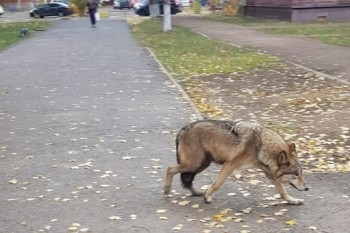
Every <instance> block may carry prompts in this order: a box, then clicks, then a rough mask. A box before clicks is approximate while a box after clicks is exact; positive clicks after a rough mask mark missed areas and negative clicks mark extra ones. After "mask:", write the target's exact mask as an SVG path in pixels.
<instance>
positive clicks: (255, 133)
mask: <svg viewBox="0 0 350 233" xmlns="http://www.w3.org/2000/svg"><path fill="white" fill-rule="evenodd" d="M176 158H177V163H178V165H177V166H174V167H168V169H167V173H166V177H165V186H164V194H165V195H168V194H169V193H170V189H171V183H172V179H173V176H174V175H175V174H177V173H180V174H181V182H182V186H183V187H184V188H185V189H189V190H190V191H191V193H192V194H193V195H194V196H202V195H203V196H204V201H205V202H206V203H210V202H211V201H212V194H213V193H214V192H215V191H216V190H217V189H219V188H220V187H221V186H222V185H223V183H224V181H225V180H226V178H227V177H228V176H229V175H230V174H231V173H232V172H233V171H235V170H241V169H247V168H254V167H255V168H260V169H261V170H262V171H263V172H264V173H265V175H266V177H267V178H268V179H269V180H270V181H271V182H272V183H273V184H274V185H275V187H276V190H277V192H278V193H279V194H280V195H281V197H282V198H284V199H285V200H286V201H287V202H288V203H289V204H292V205H300V204H303V201H304V200H303V199H297V198H294V197H292V196H290V195H289V194H288V193H287V191H286V190H285V188H284V186H283V183H289V184H291V185H292V186H293V187H294V188H296V189H297V190H299V191H307V190H308V189H309V188H308V187H307V185H306V183H305V181H304V178H303V174H302V167H301V165H300V163H299V161H298V157H297V153H296V148H295V144H294V143H291V144H288V143H287V142H286V141H284V140H283V139H282V137H281V136H280V135H279V134H278V133H277V132H276V131H274V130H272V129H270V128H268V127H266V126H264V125H261V124H259V123H253V122H244V121H239V122H232V121H219V120H200V121H196V122H193V123H191V124H189V125H187V126H185V127H183V128H182V129H181V130H180V131H179V132H178V134H177V137H176ZM211 162H215V163H217V164H221V165H222V168H221V170H220V172H219V174H218V176H217V179H216V181H215V182H214V183H213V184H212V185H211V186H210V188H209V189H208V190H206V192H205V193H201V192H198V191H196V190H195V189H194V188H193V180H194V178H195V176H196V175H197V174H198V173H200V172H202V171H203V170H204V169H206V168H207V167H209V165H210V164H211Z"/></svg>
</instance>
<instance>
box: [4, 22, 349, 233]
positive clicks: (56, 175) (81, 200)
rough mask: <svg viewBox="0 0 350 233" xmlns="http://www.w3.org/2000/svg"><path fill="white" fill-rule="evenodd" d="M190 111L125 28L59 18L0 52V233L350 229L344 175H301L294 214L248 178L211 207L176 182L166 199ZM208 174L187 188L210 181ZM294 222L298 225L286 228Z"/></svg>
mask: <svg viewBox="0 0 350 233" xmlns="http://www.w3.org/2000/svg"><path fill="white" fill-rule="evenodd" d="M194 114H195V111H194V110H193V109H192V108H191V105H190V103H189V102H188V100H187V99H186V98H183V96H182V95H181V93H180V92H179V90H178V89H177V88H176V86H175V85H174V84H173V83H172V82H171V81H170V79H169V78H168V77H167V76H166V75H165V74H164V73H163V72H162V71H161V70H160V68H159V66H158V64H157V63H156V62H155V61H154V59H153V58H152V56H150V54H149V53H148V52H147V50H145V49H144V48H142V47H140V46H139V45H138V44H137V43H136V42H135V40H134V39H133V38H132V36H131V34H130V30H129V28H128V26H127V23H126V22H125V21H124V20H103V21H102V22H100V23H99V25H98V27H97V28H91V27H90V26H89V23H88V20H87V19H74V20H62V21H60V22H58V23H57V24H56V25H55V26H53V27H52V28H51V29H49V30H48V31H45V32H41V33H38V34H36V35H34V36H33V37H31V38H29V39H27V40H24V41H22V42H21V43H20V44H17V45H15V46H13V47H11V48H9V49H8V50H6V51H3V52H2V53H1V54H0V129H1V134H0V174H1V175H0V184H1V192H0V232H4V233H5V232H6V233H9V232H11V233H12V232H16V233H21V232H23V233H28V232H57V233H62V232H68V231H69V232H97V233H100V232H103V233H115V232H154V233H159V232H174V231H178V232H240V231H244V230H249V231H251V232H269V233H272V232H282V231H286V230H289V231H290V232H307V231H309V227H317V229H318V231H319V232H346V231H347V230H348V229H349V227H350V226H349V222H348V219H347V218H346V217H344V216H349V214H350V213H349V209H350V208H348V206H349V200H348V197H346V194H348V193H349V189H348V179H347V178H348V174H347V173H343V174H336V175H329V174H313V175H307V177H306V179H307V180H308V182H309V184H310V186H311V188H312V189H311V190H310V191H309V192H308V193H301V192H296V191H293V190H291V193H293V195H294V196H296V197H300V198H304V199H305V205H304V206H296V207H295V206H286V205H283V204H278V203H279V201H278V200H276V199H275V198H274V194H275V191H274V189H273V188H272V187H271V186H269V185H270V183H269V182H268V181H267V180H266V179H265V178H262V177H260V176H259V175H258V177H254V175H253V174H251V176H250V177H249V178H247V179H244V180H243V181H244V182H242V181H240V180H239V181H236V180H234V179H233V178H232V179H230V180H228V182H227V185H225V186H224V187H223V188H222V189H220V191H218V192H217V194H216V195H215V197H214V198H215V199H214V201H213V203H212V204H210V205H208V204H204V203H203V200H202V198H198V197H189V196H187V195H186V194H188V192H186V191H184V190H182V188H181V187H180V182H179V180H178V177H176V178H175V179H174V186H173V188H174V190H176V191H174V192H173V197H172V198H164V197H163V195H162V186H163V177H164V174H165V170H166V167H167V166H169V165H172V164H174V163H175V161H176V160H175V154H174V138H175V134H176V132H177V131H178V129H179V128H180V127H181V126H183V125H185V124H187V123H189V122H190V121H193V120H194V119H195V117H194ZM216 169H218V168H217V167H216V166H213V167H212V168H211V169H208V170H207V171H206V172H204V173H203V175H201V176H199V177H198V181H197V182H196V185H197V186H198V187H201V186H202V185H208V184H210V183H211V182H212V181H213V179H214V176H215V174H216V173H217V170H216ZM254 174H255V173H254ZM255 175H256V174H255ZM257 180H259V182H257ZM249 208H251V209H249ZM242 210H245V211H244V212H242ZM281 211H282V212H281ZM274 213H279V214H278V215H275V214H274ZM218 214H219V215H218ZM215 216H216V217H215ZM220 218H222V220H227V221H226V222H221V221H216V220H218V219H220ZM215 219H216V220H215ZM292 219H296V221H297V223H298V224H297V225H295V224H292V225H291V226H288V225H286V223H285V222H286V221H289V220H292ZM257 221H258V222H257ZM259 222H260V223H259Z"/></svg>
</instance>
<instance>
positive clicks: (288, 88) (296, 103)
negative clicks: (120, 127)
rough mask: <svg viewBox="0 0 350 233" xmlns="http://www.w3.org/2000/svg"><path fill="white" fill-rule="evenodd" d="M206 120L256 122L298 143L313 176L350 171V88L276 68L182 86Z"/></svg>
mask: <svg viewBox="0 0 350 233" xmlns="http://www.w3.org/2000/svg"><path fill="white" fill-rule="evenodd" d="M182 84H183V86H184V87H185V89H186V91H187V92H188V93H189V95H190V97H191V98H192V99H193V100H194V102H195V103H196V105H197V106H198V108H199V110H200V111H201V112H202V113H203V115H204V116H205V117H207V118H219V119H229V120H236V119H242V120H257V121H259V122H262V123H264V124H266V125H270V126H271V127H273V128H275V129H276V130H277V131H279V132H280V133H282V134H283V136H284V137H285V138H286V139H287V140H288V141H293V142H296V143H297V145H298V150H299V151H300V155H302V161H303V164H304V165H305V166H307V167H308V171H313V172H314V171H317V172H323V171H327V172H329V171H349V170H350V156H349V153H348V151H349V149H350V141H349V139H350V133H349V127H350V126H349V122H350V117H349V116H350V100H349V97H350V87H349V86H348V85H345V84H342V83H338V82H335V81H333V80H329V79H326V78H324V77H320V76H317V75H316V74H314V73H311V72H307V71H305V70H303V69H301V68H298V67H294V66H291V65H287V64H284V63H277V64H274V65H273V66H270V67H267V68H266V67H265V68H259V69H254V70H252V71H249V72H242V73H234V74H227V75H211V76H205V77H195V78H193V79H192V80H191V82H190V83H182Z"/></svg>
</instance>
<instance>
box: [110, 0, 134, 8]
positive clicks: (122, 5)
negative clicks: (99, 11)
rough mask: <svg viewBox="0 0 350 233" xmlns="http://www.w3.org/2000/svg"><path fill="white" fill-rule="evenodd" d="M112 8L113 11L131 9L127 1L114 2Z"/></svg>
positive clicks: (118, 0)
mask: <svg viewBox="0 0 350 233" xmlns="http://www.w3.org/2000/svg"><path fill="white" fill-rule="evenodd" d="M113 8H114V9H123V8H128V9H131V8H132V6H131V3H130V1H129V0H114V4H113Z"/></svg>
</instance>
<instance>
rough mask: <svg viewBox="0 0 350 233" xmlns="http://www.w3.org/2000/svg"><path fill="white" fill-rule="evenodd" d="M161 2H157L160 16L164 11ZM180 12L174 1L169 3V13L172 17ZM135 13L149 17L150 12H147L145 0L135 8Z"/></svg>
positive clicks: (147, 2) (147, 6) (147, 3)
mask: <svg viewBox="0 0 350 233" xmlns="http://www.w3.org/2000/svg"><path fill="white" fill-rule="evenodd" d="M163 8H164V7H163V1H162V0H160V1H159V11H160V14H163V12H164V10H163ZM179 12H181V9H180V6H179V5H177V4H176V3H175V1H172V0H171V1H170V13H171V14H172V15H175V14H177V13H179ZM135 13H136V14H137V15H139V16H149V15H150V12H149V1H148V0H145V1H143V2H141V3H140V4H138V5H137V6H136V7H135Z"/></svg>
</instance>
